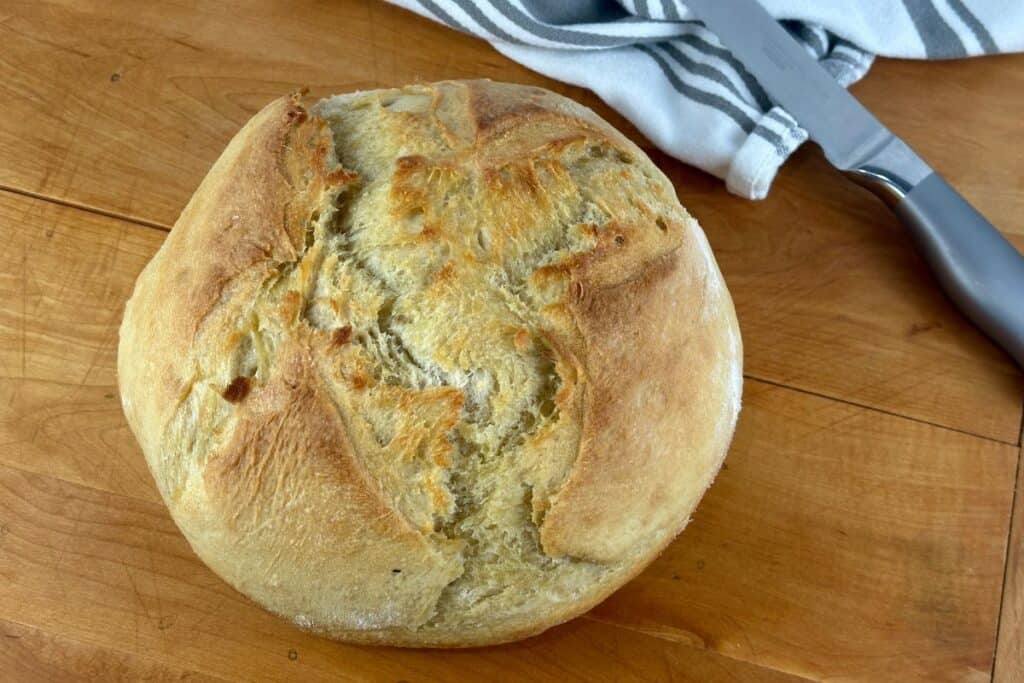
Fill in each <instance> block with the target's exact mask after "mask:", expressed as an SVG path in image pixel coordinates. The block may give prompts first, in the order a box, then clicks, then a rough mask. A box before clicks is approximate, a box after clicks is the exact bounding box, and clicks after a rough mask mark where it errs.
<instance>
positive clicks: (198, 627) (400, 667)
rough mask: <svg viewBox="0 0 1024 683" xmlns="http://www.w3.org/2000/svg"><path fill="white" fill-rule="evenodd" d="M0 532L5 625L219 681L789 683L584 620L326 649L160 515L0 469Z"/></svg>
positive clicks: (159, 509) (121, 499)
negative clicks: (209, 560) (201, 555)
mask: <svg viewBox="0 0 1024 683" xmlns="http://www.w3.org/2000/svg"><path fill="white" fill-rule="evenodd" d="M0 519H2V520H3V524H4V528H5V531H4V535H3V537H2V539H0V577H3V578H4V581H3V583H2V584H0V613H2V614H3V615H5V617H6V618H9V619H13V620H17V621H23V622H27V623H32V624H33V625H36V626H38V627H40V628H43V629H45V630H46V631H48V632H51V633H55V634H59V635H60V637H62V638H82V639H85V638H88V639H90V641H91V642H94V643H96V644H98V645H100V646H102V647H108V646H111V647H117V648H121V649H124V650H127V651H128V652H129V653H145V654H146V655H147V656H148V657H150V658H153V659H156V660H158V661H160V662H168V663H173V662H182V661H186V662H189V666H190V667H193V668H195V669H198V670H200V671H202V672H204V673H210V674H214V675H218V676H222V677H225V678H229V679H231V680H285V679H291V680H309V681H313V680H317V681H319V680H339V679H341V680H388V679H390V680H399V679H407V680H409V679H420V680H432V681H464V680H499V679H501V678H502V677H511V678H518V679H527V678H528V679H530V680H541V681H557V680H580V681H585V680H586V681H616V680H645V679H647V680H650V679H651V678H657V679H659V680H670V679H672V678H673V677H674V676H676V675H677V674H676V672H680V674H679V675H683V674H682V673H681V672H685V676H691V675H692V676H693V680H769V681H785V680H791V679H790V677H788V676H785V675H783V674H781V673H777V672H772V671H768V670H763V669H760V668H759V667H756V666H752V665H750V664H745V663H743V662H740V661H736V660H734V659H731V658H728V657H723V656H720V655H717V654H715V653H713V652H708V651H702V650H699V649H694V648H692V647H689V646H687V645H683V644H678V643H674V642H671V641H668V640H665V639H661V638H654V637H651V636H648V635H645V634H642V633H639V632H636V631H632V630H629V629H623V628H618V627H615V626H611V625H607V624H603V623H600V622H598V621H593V620H577V621H576V622H573V623H571V624H568V625H566V626H564V627H561V628H558V629H555V630H553V631H551V632H550V633H548V634H545V635H544V636H542V637H540V638H535V639H532V640H529V641H526V642H524V643H519V644H514V645H509V646H504V647H498V648H488V649H481V650H472V651H464V652H450V653H444V652H431V651H427V650H420V651H416V650H388V649H383V648H369V647H356V646H348V645H343V644H339V643H333V642H330V641H326V640H323V639H320V638H317V637H314V636H310V635H307V634H304V633H302V632H300V631H299V630H298V629H296V628H295V627H294V626H292V625H291V624H289V623H287V622H285V621H283V620H280V619H278V618H276V617H274V616H272V615H270V614H267V613H266V612H264V611H263V610H261V609H259V608H258V607H256V606H255V605H253V604H252V603H250V602H248V601H247V600H245V599H244V598H243V597H242V596H240V595H239V594H237V593H235V592H234V591H233V590H231V589H230V588H229V587H227V586H226V585H225V584H224V583H222V582H221V581H220V580H219V579H218V578H217V577H216V576H214V575H213V574H212V573H211V572H210V571H209V570H207V569H206V567H205V566H204V565H203V564H202V563H201V562H199V561H198V560H197V559H196V558H195V557H194V555H193V554H192V552H191V550H190V549H189V547H188V544H187V543H186V542H185V540H184V538H183V537H182V536H181V534H179V533H178V530H177V528H176V527H175V526H174V524H173V523H172V522H171V520H170V518H169V517H168V516H167V512H166V509H165V508H164V507H163V505H162V504H160V503H152V502H148V501H139V500H135V499H132V498H128V497H125V496H119V495H117V494H111V493H106V492H101V491H96V490H94V489H90V488H87V487H84V486H80V485H77V484H71V483H68V482H64V481H60V480H57V479H54V478H52V477H48V476H46V475H40V474H32V473H28V472H22V471H19V470H15V469H13V468H10V467H7V466H0Z"/></svg>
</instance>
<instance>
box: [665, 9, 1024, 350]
mask: <svg viewBox="0 0 1024 683" xmlns="http://www.w3.org/2000/svg"><path fill="white" fill-rule="evenodd" d="M685 2H686V5H687V7H689V8H690V9H691V10H692V11H693V12H694V14H696V17H697V19H700V20H701V21H703V22H704V25H705V26H707V28H708V29H710V30H711V31H712V32H713V33H715V34H716V35H717V36H718V38H719V39H720V40H721V41H722V43H723V44H724V45H725V47H727V48H728V49H729V50H730V51H731V52H732V53H733V54H734V55H735V56H736V58H737V59H739V60H740V62H742V63H743V65H744V66H745V67H746V68H747V69H748V70H749V71H750V72H751V73H752V74H753V75H754V77H755V78H756V79H757V80H758V82H759V83H760V84H761V86H762V87H763V88H764V89H765V91H766V92H767V93H768V95H769V97H770V98H771V99H772V100H773V101H774V102H775V103H776V104H778V105H779V106H781V107H782V108H783V109H785V110H786V111H788V112H789V113H790V114H791V115H792V116H793V117H794V118H795V119H796V120H797V122H798V123H799V124H800V125H801V126H802V127H803V128H804V129H806V130H807V132H808V133H809V134H810V137H811V139H812V140H814V141H815V142H817V143H818V144H819V145H820V146H821V148H822V150H823V151H824V153H825V158H826V159H828V161H829V163H831V164H832V165H833V166H835V167H836V168H838V169H839V170H841V171H843V172H844V173H845V174H846V175H847V176H848V177H849V178H850V179H851V180H853V181H854V182H856V183H858V184H859V185H862V186H864V187H866V188H867V189H869V190H871V191H872V192H873V193H875V194H876V195H877V196H878V197H879V198H880V199H881V200H882V201H883V202H885V203H886V204H887V205H888V206H889V208H890V209H892V211H893V212H894V213H895V214H896V215H897V216H898V217H899V219H900V221H902V223H903V225H904V226H905V227H906V229H907V230H908V231H909V233H910V236H911V238H912V240H913V242H914V243H915V245H916V246H917V249H918V251H919V252H920V253H921V255H922V256H923V257H924V259H925V260H926V261H927V262H928V264H929V265H930V266H931V269H932V272H933V273H934V274H935V277H936V279H937V280H938V281H939V284H940V285H941V286H942V288H943V290H945V292H946V294H947V295H948V296H949V298H950V299H952V301H953V302H954V303H955V304H956V305H957V306H958V307H959V308H960V310H961V311H962V312H963V313H964V314H965V315H966V316H967V317H968V318H970V319H971V320H972V321H973V322H974V324H975V325H977V326H978V327H979V328H980V329H981V330H982V331H984V332H985V333H986V334H988V335H989V337H991V338H992V339H993V340H994V341H995V342H996V343H998V344H999V345H1000V346H1002V348H1003V349H1005V350H1006V351H1007V352H1008V353H1009V354H1010V356H1012V357H1013V359H1014V360H1015V361H1016V362H1017V364H1018V365H1020V366H1021V367H1022V368H1024V256H1021V255H1020V254H1019V253H1018V252H1017V250H1016V249H1014V247H1013V245H1012V244H1010V243H1009V242H1008V241H1007V240H1006V238H1004V237H1003V236H1002V235H1001V234H1000V233H999V231H998V230H996V228H995V227H993V226H992V224H991V223H989V222H988V221H987V220H986V219H985V217H984V216H982V215H981V213H979V212H978V211H977V210H976V209H975V208H974V207H973V206H971V205H970V204H969V203H968V202H967V200H965V199H964V198H963V197H961V196H960V194H959V193H957V191H956V190H954V189H953V188H952V187H951V186H950V185H949V183H947V182H946V181H945V180H944V179H943V178H942V176H940V175H939V174H938V173H936V172H935V171H934V170H932V168H931V167H930V166H928V164H927V163H925V161H924V160H923V159H921V157H919V156H918V155H917V154H916V153H915V152H914V150H912V149H911V148H910V146H909V145H907V144H906V143H905V142H903V140H901V139H899V138H898V137H896V136H895V135H893V133H892V132H891V131H890V130H889V129H888V128H886V127H885V126H883V125H882V124H881V122H880V121H879V120H878V119H876V118H875V117H874V116H873V115H872V114H871V112H869V111H868V110H867V109H865V108H864V107H863V105H861V104H860V102H858V101H857V100H856V99H855V98H854V97H853V95H851V94H850V93H848V92H847V91H846V90H845V89H844V88H842V87H841V86H840V85H839V84H838V83H836V82H835V80H833V78H832V77H831V76H830V75H829V74H828V72H826V71H825V70H824V69H823V68H821V66H819V65H818V63H817V62H816V61H814V59H812V58H811V56H810V55H808V54H807V52H805V51H804V48H803V47H802V46H801V45H800V44H799V43H797V42H796V40H794V39H793V38H792V37H791V36H790V35H789V33H788V32H787V31H786V30H785V29H784V28H783V27H782V26H781V25H780V24H779V23H778V22H777V21H776V20H775V19H774V18H773V17H772V16H771V15H770V14H768V12H767V11H766V10H765V9H764V8H763V7H762V6H761V5H760V4H759V3H758V2H757V1H756V0H685Z"/></svg>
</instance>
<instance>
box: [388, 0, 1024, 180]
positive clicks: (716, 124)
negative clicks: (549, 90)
mask: <svg viewBox="0 0 1024 683" xmlns="http://www.w3.org/2000/svg"><path fill="white" fill-rule="evenodd" d="M389 1H390V2H393V3H394V4H396V5H400V6H402V7H405V8H406V9H409V10H412V11H413V12H416V13H418V14H421V15H423V16H426V17H428V18H430V19H433V20H435V21H439V22H442V23H444V24H447V25H448V26H450V27H452V28H454V29H457V30H460V31H464V32H466V33H470V34H472V35H475V36H479V37H481V38H484V39H485V40H488V41H490V42H491V43H492V44H493V45H494V47H495V48H497V50H498V51H499V52H502V53H503V54H505V55H506V56H508V57H510V58H512V59H514V60H516V61H517V62H520V63H522V64H524V65H526V66H528V67H530V68H531V69H533V70H535V71H538V72H540V73H542V74H545V75H546V76H550V77H552V78H556V79H558V80H561V81H565V82H568V83H573V84H575V85H580V86H583V87H586V88H589V89H591V90H593V91H594V92H595V93H597V95H598V96H599V97H600V98H601V99H603V100H604V101H605V102H607V103H608V104H609V105H610V106H612V107H614V108H615V109H617V110H618V111H619V112H621V113H622V114H623V115H624V116H625V117H626V118H628V119H629V120H630V121H632V122H633V124H634V125H635V126H636V127H637V128H638V129H640V130H641V131H642V132H643V133H644V135H646V136H647V137H648V138H649V139H650V140H651V141H652V142H654V144H656V145H658V146H659V147H660V148H662V149H663V150H665V151H666V152H668V153H669V154H671V155H672V156H674V157H677V158H678V159H680V160H682V161H684V162H686V163H689V164H692V165H694V166H697V167H698V168H701V169H703V170H705V171H707V172H709V173H712V174H714V175H716V176H718V177H719V178H723V179H724V180H725V181H726V186H727V187H728V188H729V190H730V191H731V192H733V193H734V194H737V195H740V196H742V197H747V198H751V199H760V198H762V197H764V196H765V195H766V194H767V192H768V188H769V186H770V185H771V182H772V179H773V178H774V177H775V173H776V172H777V171H778V169H779V167H780V166H781V165H782V163H783V162H784V161H785V160H786V158H788V157H789V155H790V154H791V153H792V152H793V150H795V149H796V148H797V147H798V146H799V145H800V143H802V142H803V141H804V140H806V139H807V132H806V131H804V130H803V129H802V128H800V126H798V125H797V124H796V122H795V121H794V120H793V118H792V117H791V116H789V114H787V113H786V112H785V111H784V110H782V109H780V108H779V107H773V106H772V104H771V102H770V101H769V99H768V97H767V95H766V94H765V92H764V91H763V90H762V89H761V87H760V86H759V85H758V84H757V82H756V81H755V80H754V78H753V77H752V76H751V75H750V74H749V73H748V72H747V70H746V69H744V68H743V66H742V65H741V64H740V63H739V62H738V61H736V60H735V59H734V58H733V57H732V55H731V54H729V52H728V51H727V50H725V49H724V48H723V47H722V45H721V43H720V42H719V41H718V39H717V38H716V37H715V35H714V34H712V33H711V32H710V31H708V30H707V29H706V28H704V27H703V26H702V25H701V24H700V23H698V22H696V21H695V19H694V17H693V15H692V13H691V12H690V11H689V10H688V9H687V8H686V6H685V0H683V1H680V0H560V1H559V0H556V1H551V2H547V1H545V0H480V1H476V0H389ZM722 1H723V2H728V1H729V0H722ZM761 2H762V4H763V5H764V6H765V8H766V9H767V10H768V11H769V12H770V13H771V14H772V16H774V17H776V18H777V19H779V20H780V21H782V22H783V24H784V25H785V26H786V28H787V29H789V31H790V33H792V34H793V36H794V37H796V39H797V40H799V41H800V42H801V43H802V44H803V45H804V47H805V48H806V49H807V51H808V53H810V54H811V55H813V56H814V57H815V58H816V59H817V60H818V61H819V62H820V63H821V65H822V66H823V67H824V68H825V69H827V70H828V71H829V73H831V74H832V75H833V76H834V77H835V79H836V80H837V81H838V82H839V83H841V84H842V85H843V86H848V85H850V84H851V83H854V82H856V81H857V80H858V79H860V78H861V76H863V75H864V74H865V73H866V72H867V70H868V68H869V67H870V66H871V62H872V60H873V59H874V56H875V55H884V56H889V57H910V58H921V59H946V58H955V57H967V56H972V55H982V54H990V53H995V52H1013V51H1020V50H1024V0H825V1H821V0H761Z"/></svg>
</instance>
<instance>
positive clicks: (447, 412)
mask: <svg viewBox="0 0 1024 683" xmlns="http://www.w3.org/2000/svg"><path fill="white" fill-rule="evenodd" d="M740 364H741V348H740V342H739V335H738V330H737V327H736V321H735V317H734V314H733V310H732V304H731V301H730V299H729V296H728V293H727V291H726V290H725V288H724V285H723V284H722V282H721V276H720V274H719V272H718V269H717V267H716V266H715V263H714V260H713V258H712V257H711V255H710V250H709V249H708V246H707V243H706V241H705V240H704V237H703V234H702V233H701V232H700V229H699V228H698V227H697V225H696V223H695V222H694V221H693V220H692V219H691V218H690V217H689V216H688V215H687V214H686V213H685V211H684V210H682V208H681V207H680V206H679V205H678V202H677V200H676V199H675V196H674V192H673V190H672V187H671V185H670V184H669V183H668V181H667V180H666V179H665V178H664V176H663V175H661V173H660V172H659V171H658V170H657V169H656V168H655V167H654V166H653V165H652V164H651V163H650V161H649V160H647V159H646V157H645V156H644V155H643V153H642V152H641V151H640V150H639V149H638V148H637V147H636V146H635V145H633V144H632V143H631V142H629V141H628V140H626V139H625V138H624V137H623V136H622V135H621V134H619V133H618V132H617V131H615V130H614V129H613V128H611V126H609V125H608V124H607V123H605V122H604V121H602V120H601V119H600V118H598V117H597V116H596V115H594V114H593V113H592V112H590V111H589V110H587V109H585V108H583V107H580V106H579V105H577V104H575V103H573V102H571V101H569V100H566V99H565V98H562V97H560V96H558V95H555V94H553V93H549V92H547V91H543V90H540V89H537V88H524V87H522V86H512V85H507V84H497V83H490V82H486V81H469V82H446V83H438V84H434V85H430V86H412V87H409V88H406V89H402V90H392V91H376V92H370V93H359V94H355V95H349V96H343V97H338V98H333V99H329V100H325V101H322V102H321V103H319V104H317V105H316V106H315V107H314V109H313V110H312V112H309V111H307V110H306V109H305V108H304V107H302V106H301V105H300V103H299V98H298V96H297V95H293V96H291V97H288V98H282V99H280V100H277V101H275V102H273V103H271V104H270V105H268V106H267V107H266V108H265V109H264V110H263V111H261V112H260V113H259V114H257V115H256V116H255V117H254V118H253V120H252V121H250V123H249V124H247V125H246V127H245V128H243V129H242V131H241V132H240V133H239V134H238V135H237V136H236V138H235V139H234V140H233V141H232V143H231V144H230V145H229V146H228V148H227V149H226V150H225V152H224V154H223V155H222V157H221V158H220V160H218V162H217V164H216V165H215V166H214V168H213V169H212V170H211V172H210V174H209V176H208V177H207V178H206V180H205V181H204V182H203V184H202V186H201V187H200V188H199V190H198V191H197V192H196V194H195V196H194V197H193V199H192V201H191V202H190V203H189V205H188V206H187V207H186V209H185V211H184V212H183V213H182V216H181V218H180V219H179V221H178V222H177V224H176V225H175V228H174V230H173V231H172V232H171V235H170V236H169V237H168V239H167V241H166V242H165V244H164V246H163V247H162V248H161V250H160V252H159V253H158V254H157V256H155V257H154V259H153V261H152V262H151V263H150V264H149V265H148V266H147V268H146V269H145V271H144V272H143V274H142V275H140V277H139V281H138V283H137V285H136V290H135V293H134V294H133V297H132V299H131V301H129V303H128V306H127V309H126V315H125V320H124V324H123V326H122V331H121V345H120V348H119V355H118V369H119V382H120V385H121V390H122V397H123V402H124V405H125V412H126V415H127V416H128V420H129V424H130V425H131V427H132V429H133V431H134V432H135V434H136V436H137V437H138V439H139V442H140V444H141V445H142V448H143V451H144V452H145V454H146V457H147V461H148V462H149V465H150V468H151V470H152V471H153V474H154V477H155V479H156V480H157V483H158V485H159V487H160V490H161V493H162V494H163V496H164V498H165V500H166V501H167V504H168V506H169V508H170V510H171V512H172V514H173V516H174V518H175V520H176V522H177V523H178V524H179V526H180V527H181V528H182V530H183V532H184V533H185V535H186V536H187V537H188V539H189V541H190V543H191V544H192V545H193V547H194V548H195V549H196V552H197V553H198V554H199V555H200V557H202V558H203V559H204V561H206V562H207V563H208V564H209V565H210V566H211V567H212V568H213V569H214V570H215V571H217V572H218V573H219V574H220V575H221V576H222V577H224V578H225V579H226V580H227V581H229V582H230V583H231V584H232V585H234V586H235V587H236V588H238V589H239V590H241V591H242V592H244V593H246V594H247V595H249V596H251V597H253V598H254V599H255V600H257V601H258V602H260V603H261V604H262V605H264V606H266V607H267V608H268V609H270V610H272V611H274V612H276V613H278V614H281V615H283V616H285V617H287V618H290V619H292V620H293V621H295V622H296V623H297V624H298V625H300V626H302V627H303V628H307V629H310V630H314V631H317V632H319V633H324V634H326V635H330V636H332V637H336V638H341V639H345V640H350V641H354V642H372V643H387V644H395V645H409V646H423V645H427V646H447V647H462V646H470V645H482V644H487V643H495V642H503V641H507V640H514V639H517V638H520V637H525V636H527V635H530V634H532V633H536V632H539V631H540V630H543V629H545V628H547V627H549V626H551V625H554V624H556V623H559V622H561V621H564V620H566V619H569V618H571V617H573V616H575V615H577V614H579V613H581V612H582V611H584V610H586V609H588V608H589V607H591V606H593V605H594V604H596V603H597V602H599V601H600V600H601V599H603V598H604V597H605V596H607V595H608V594H609V593H610V592H611V591H613V590H615V589H616V588H617V587H618V586H620V585H621V584H622V583H623V582H624V581H626V580H628V579H629V578H630V577H632V576H633V575H635V574H636V573H637V572H639V571H640V570H641V569H642V568H643V566H644V565H645V564H646V563H647V562H649V561H650V560H651V559H652V558H653V557H654V556H655V555H656V554H657V553H658V552H660V551H661V549H662V548H663V547H664V546H665V545H666V544H667V543H668V542H670V541H671V539H672V538H673V537H674V536H675V534H676V533H678V532H679V530H681V528H682V527H683V526H684V525H685V523H686V521H687V519H688V517H689V515H690V513H691V512H692V510H693V508H694V507H695V506H696V504H697V502H698V500H699V498H700V496H701V495H702V493H703V491H704V490H705V489H706V487H707V486H708V484H709V483H710V481H711V479H712V478H713V476H714V474H715V472H716V471H717V469H718V467H719V465H720V463H721V460H722V458H723V457H724V454H725V450H726V447H727V445H728V442H729V439H730V438H731V433H732V428H733V425H734V423H735V418H736V414H737V411H738V409H739V392H740Z"/></svg>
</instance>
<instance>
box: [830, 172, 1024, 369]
mask: <svg viewBox="0 0 1024 683" xmlns="http://www.w3.org/2000/svg"><path fill="white" fill-rule="evenodd" d="M849 174H850V175H851V176H852V177H853V179H854V180H856V181H857V182H858V183H860V184H861V185H864V186H865V187H867V188H868V189H870V190H871V191H872V192H874V193H875V194H877V195H878V196H879V197H881V199H882V200H883V201H885V203H886V204H888V205H889V207H890V208H891V209H892V210H893V212H894V213H895V214H896V215H897V216H898V217H899V218H900V220H901V221H902V222H903V224H904V225H905V226H906V228H907V230H909V232H910V236H911V238H912V239H913V241H914V242H915V244H916V245H917V248H918V251H920V253H921V255H922V256H923V257H924V259H925V260H926V261H927V262H928V265H930V266H931V268H932V271H933V272H934V273H935V277H936V279H938V281H939V284H941V285H942V288H943V289H944V290H945V292H946V294H947V295H949V298H950V299H952V300H953V303H955V304H956V305H957V306H958V307H959V308H960V310H961V311H962V312H963V313H964V314H965V315H966V316H967V317H968V318H970V319H971V320H972V321H973V322H974V324H975V325H977V326H978V327H979V328H980V329H981V330H982V331H984V332H985V333H986V334H988V335H989V336H990V337H991V338H992V339H993V340H995V342H996V343H997V344H999V345H1000V346H1001V347H1002V348H1003V349H1005V350H1006V351H1007V353H1009V354H1010V356H1012V357H1013V359H1014V360H1015V361H1017V364H1018V365H1019V366H1021V367H1022V368H1024V256H1021V254H1020V253H1018V252H1017V250H1016V249H1015V248H1014V247H1013V245H1012V244H1010V243H1009V242H1008V241H1007V240H1006V238H1005V237H1003V236H1002V235H1001V234H1000V233H999V231H998V230H996V228H995V227H993V225H992V224H991V223H989V222H988V221H987V220H986V219H985V217H984V216H982V215H981V214H980V213H978V211H977V210H976V209H975V208H974V207H973V206H971V205H970V204H969V203H967V200H965V199H964V198H963V197H961V196H960V194H959V193H958V192H957V191H956V190H954V189H953V188H952V187H951V186H950V185H949V183H947V182H946V181H945V180H944V179H943V177H942V176H940V175H939V174H938V173H935V172H932V173H931V174H930V175H928V176H926V177H925V178H924V179H923V180H921V181H920V182H918V183H915V184H914V186H913V187H906V184H905V183H904V182H902V181H901V180H900V178H898V177H896V176H894V175H893V174H891V173H888V172H886V171H883V170H881V169H878V168H877V167H876V168H873V169H860V170H855V171H850V172H849Z"/></svg>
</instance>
